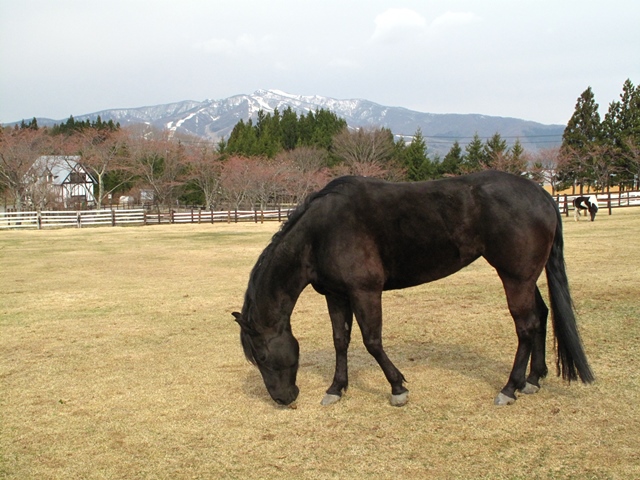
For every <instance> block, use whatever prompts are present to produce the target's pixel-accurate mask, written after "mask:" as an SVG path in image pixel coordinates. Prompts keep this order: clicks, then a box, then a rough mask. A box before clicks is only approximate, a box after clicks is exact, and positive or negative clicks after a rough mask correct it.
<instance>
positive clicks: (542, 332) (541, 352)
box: [521, 287, 549, 393]
mask: <svg viewBox="0 0 640 480" xmlns="http://www.w3.org/2000/svg"><path fill="white" fill-rule="evenodd" d="M536 315H537V316H538V319H539V321H540V323H539V326H538V329H537V332H536V333H535V337H534V339H533V349H532V350H531V369H530V371H529V376H528V377H527V383H526V385H525V387H524V388H523V389H521V391H522V393H536V392H537V391H538V390H539V389H540V379H541V378H544V377H546V376H547V373H549V369H548V368H547V363H546V359H545V344H546V340H547V318H548V316H549V309H548V308H547V305H546V304H545V303H544V300H543V299H542V295H541V294H540V290H539V289H538V287H536Z"/></svg>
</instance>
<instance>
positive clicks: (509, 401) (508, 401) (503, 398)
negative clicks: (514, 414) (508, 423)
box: [493, 392, 516, 406]
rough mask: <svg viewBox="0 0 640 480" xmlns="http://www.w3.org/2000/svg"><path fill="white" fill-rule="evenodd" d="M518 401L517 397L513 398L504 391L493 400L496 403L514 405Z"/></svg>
mask: <svg viewBox="0 0 640 480" xmlns="http://www.w3.org/2000/svg"><path fill="white" fill-rule="evenodd" d="M514 403H516V399H515V398H511V397H508V396H506V395H505V394H504V393H502V392H500V393H499V394H498V396H497V397H496V398H495V400H494V401H493V404H494V405H499V406H504V405H513V404H514Z"/></svg>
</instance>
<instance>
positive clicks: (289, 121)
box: [280, 106, 299, 151]
mask: <svg viewBox="0 0 640 480" xmlns="http://www.w3.org/2000/svg"><path fill="white" fill-rule="evenodd" d="M280 131H281V135H282V148H284V149H285V150H287V151H291V150H293V149H294V148H296V146H297V145H298V136H299V132H298V114H297V113H296V112H294V111H293V109H292V108H291V107H290V106H289V107H287V108H286V109H285V110H284V112H282V119H281V120H280Z"/></svg>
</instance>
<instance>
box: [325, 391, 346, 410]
mask: <svg viewBox="0 0 640 480" xmlns="http://www.w3.org/2000/svg"><path fill="white" fill-rule="evenodd" d="M341 398H342V397H341V396H340V395H333V394H331V393H327V394H326V395H325V396H324V398H323V399H322V401H321V402H320V405H324V406H325V407H326V406H327V405H333V404H334V403H338V402H339V401H340V399H341Z"/></svg>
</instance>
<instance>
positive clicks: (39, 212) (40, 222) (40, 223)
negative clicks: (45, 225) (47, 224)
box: [36, 210, 42, 230]
mask: <svg viewBox="0 0 640 480" xmlns="http://www.w3.org/2000/svg"><path fill="white" fill-rule="evenodd" d="M36 219H37V223H38V230H42V212H41V211H40V210H38V213H37V214H36Z"/></svg>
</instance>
